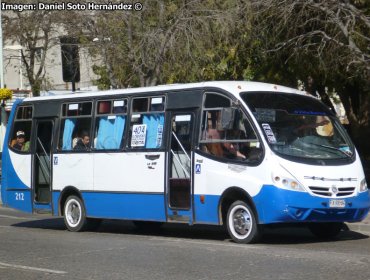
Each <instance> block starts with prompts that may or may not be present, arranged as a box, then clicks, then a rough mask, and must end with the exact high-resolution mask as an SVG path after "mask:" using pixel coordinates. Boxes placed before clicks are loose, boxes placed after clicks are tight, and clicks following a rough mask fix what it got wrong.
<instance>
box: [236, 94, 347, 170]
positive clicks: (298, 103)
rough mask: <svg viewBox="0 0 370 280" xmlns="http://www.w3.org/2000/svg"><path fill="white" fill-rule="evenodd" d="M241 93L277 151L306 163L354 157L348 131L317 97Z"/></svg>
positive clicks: (332, 161)
mask: <svg viewBox="0 0 370 280" xmlns="http://www.w3.org/2000/svg"><path fill="white" fill-rule="evenodd" d="M241 95H242V98H243V100H244V101H245V102H246V104H247V105H248V107H249V108H250V109H251V111H252V112H253V114H254V116H255V117H256V119H257V122H258V123H259V125H260V127H261V129H262V131H263V134H264V137H265V138H266V140H267V143H268V144H269V146H270V147H271V149H272V150H273V151H274V152H275V153H276V154H278V155H280V156H282V157H284V158H287V159H289V160H293V161H298V162H308V163H309V162H312V163H317V162H318V161H319V163H321V164H322V163H323V162H325V161H327V160H328V161H330V162H331V163H334V162H336V161H337V162H338V163H339V162H343V160H345V161H347V160H351V161H352V160H353V157H354V146H353V144H352V143H351V140H350V139H349V137H348V135H347V133H346V132H345V130H344V128H343V127H342V125H341V124H340V123H339V121H338V120H337V118H336V117H335V116H334V115H333V113H332V112H331V111H330V110H329V109H328V108H327V107H326V106H324V105H323V104H322V103H321V102H319V101H318V100H315V99H313V98H311V97H308V96H303V95H297V94H288V93H275V92H252V93H242V94H241ZM326 163H329V162H326Z"/></svg>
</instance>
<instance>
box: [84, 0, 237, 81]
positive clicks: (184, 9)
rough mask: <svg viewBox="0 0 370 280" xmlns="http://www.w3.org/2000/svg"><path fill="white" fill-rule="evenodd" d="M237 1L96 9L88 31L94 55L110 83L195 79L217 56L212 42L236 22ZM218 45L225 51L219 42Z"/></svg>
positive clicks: (151, 3)
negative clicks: (126, 9) (95, 44)
mask: <svg viewBox="0 0 370 280" xmlns="http://www.w3.org/2000/svg"><path fill="white" fill-rule="evenodd" d="M235 3H236V1H223V2H220V1H201V0H193V1H186V0H177V1H144V2H143V6H144V9H143V11H142V12H137V13H132V12H128V13H122V12H120V13H110V16H109V17H106V16H104V14H97V18H96V20H95V21H94V24H90V25H89V30H90V35H89V36H90V38H99V42H100V44H99V45H98V47H95V48H92V50H91V51H92V54H100V56H101V57H102V58H103V62H104V64H105V65H106V72H107V76H108V77H109V78H110V80H111V85H112V86H113V87H117V86H118V87H122V86H123V87H127V86H139V85H140V86H149V85H156V84H157V83H163V82H179V81H186V82H189V81H193V80H199V78H201V77H202V73H205V72H206V71H205V70H204V69H202V65H203V64H204V62H206V61H209V60H213V59H214V56H213V54H216V56H217V55H218V54H217V51H214V49H215V46H214V45H211V43H212V42H215V41H217V40H218V41H219V43H220V42H221V40H225V41H227V39H225V36H223V35H227V34H228V28H229V26H231V24H232V22H233V21H234V17H233V15H235V13H236V11H237V10H238V6H236V5H235ZM220 35H221V36H220ZM217 47H220V49H223V50H224V52H225V53H227V52H229V50H228V49H227V47H225V48H224V45H222V44H221V43H220V44H219V45H217V46H216V48H217ZM204 54H206V55H208V57H207V59H203V58H204ZM222 55H223V54H222ZM202 57H203V58H202ZM208 58H209V59H208Z"/></svg>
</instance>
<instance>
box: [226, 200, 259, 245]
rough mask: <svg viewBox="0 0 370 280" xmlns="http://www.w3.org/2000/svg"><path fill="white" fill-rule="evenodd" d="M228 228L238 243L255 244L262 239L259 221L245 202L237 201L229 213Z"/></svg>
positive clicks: (231, 206)
mask: <svg viewBox="0 0 370 280" xmlns="http://www.w3.org/2000/svg"><path fill="white" fill-rule="evenodd" d="M226 227H227V231H228V233H229V235H230V237H231V238H232V239H233V240H234V241H235V242H236V243H245V244H246V243H254V242H257V241H258V239H259V237H260V230H259V227H258V225H257V219H256V217H255V214H254V212H253V210H252V209H251V207H250V206H249V205H248V204H247V203H245V202H244V201H240V200H238V201H235V202H234V203H233V204H231V205H230V207H229V210H228V212H227V218H226Z"/></svg>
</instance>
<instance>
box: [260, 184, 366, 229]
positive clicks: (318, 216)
mask: <svg viewBox="0 0 370 280" xmlns="http://www.w3.org/2000/svg"><path fill="white" fill-rule="evenodd" d="M253 200H254V203H255V206H256V208H257V211H258V214H259V217H258V218H259V223H261V224H272V223H295V222H297V223H298V222H359V221H361V220H363V219H364V218H365V217H366V215H367V214H368V212H369V209H370V192H369V191H366V192H363V193H360V194H358V195H357V196H353V197H345V198H341V197H338V198H324V197H318V196H313V195H311V194H309V193H307V192H297V191H289V190H284V189H280V188H277V187H275V186H272V185H265V186H263V187H262V189H261V191H260V192H259V194H258V195H256V196H255V197H253ZM331 200H341V201H339V202H340V203H337V205H335V206H331V205H333V204H335V202H336V201H335V202H334V203H333V202H331ZM338 204H340V206H338Z"/></svg>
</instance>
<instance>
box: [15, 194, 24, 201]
mask: <svg viewBox="0 0 370 280" xmlns="http://www.w3.org/2000/svg"><path fill="white" fill-rule="evenodd" d="M15 200H24V193H17V192H16V193H15Z"/></svg>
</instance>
